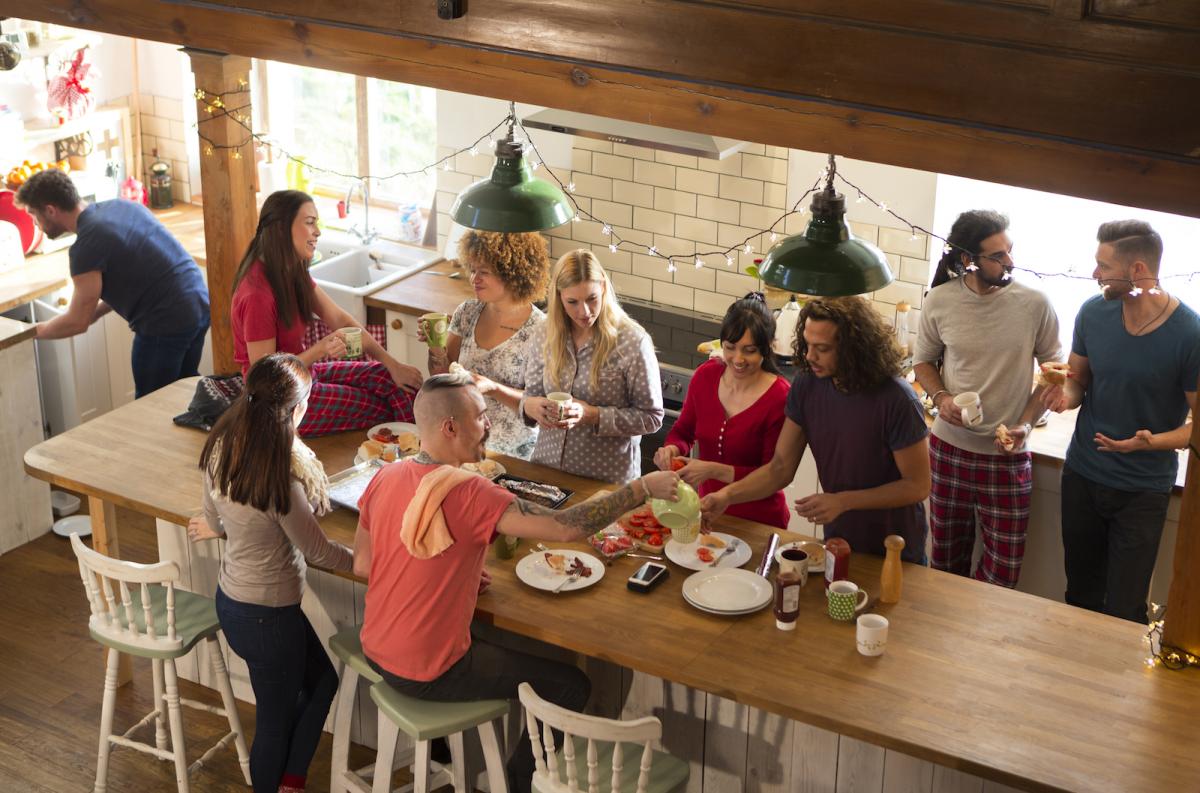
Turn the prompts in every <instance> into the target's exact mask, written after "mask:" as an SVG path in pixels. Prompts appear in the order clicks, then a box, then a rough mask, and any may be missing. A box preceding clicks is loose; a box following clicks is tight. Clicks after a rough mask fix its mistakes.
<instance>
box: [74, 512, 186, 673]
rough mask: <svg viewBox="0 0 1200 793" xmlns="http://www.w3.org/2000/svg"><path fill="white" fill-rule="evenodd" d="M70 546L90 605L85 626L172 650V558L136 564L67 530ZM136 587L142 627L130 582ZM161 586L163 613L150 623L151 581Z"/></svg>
mask: <svg viewBox="0 0 1200 793" xmlns="http://www.w3.org/2000/svg"><path fill="white" fill-rule="evenodd" d="M71 548H72V550H74V551H75V557H76V558H77V559H78V560H79V575H80V578H82V579H83V588H84V591H85V592H86V593H87V598H88V604H89V605H90V606H91V609H92V616H91V619H90V620H89V622H88V625H89V627H91V629H92V630H93V631H95V632H96V633H97V634H98V635H99V636H102V637H104V638H106V639H109V640H111V641H114V642H121V643H123V644H127V645H131V646H134V647H139V648H142V649H146V650H167V651H170V650H178V649H180V648H181V647H182V645H183V642H182V641H181V640H180V639H178V638H177V637H176V636H175V582H176V581H178V580H179V565H177V564H176V563H175V562H158V563H156V564H137V563H136V562H123V561H121V560H120V559H113V558H112V557H109V556H105V555H104V554H102V553H98V552H96V551H93V550H92V549H91V548H89V547H87V546H86V545H84V544H83V541H82V540H80V539H79V535H78V534H72V535H71ZM131 585H133V586H137V587H138V588H139V595H140V600H141V605H140V611H141V615H142V627H139V625H138V623H137V621H136V616H135V615H136V614H137V613H138V606H137V605H136V604H135V603H134V601H133V598H132V597H131V596H130V586H131ZM156 586H162V587H163V588H164V589H166V606H167V610H166V617H165V619H163V620H161V621H160V622H159V624H156V621H155V618H154V614H153V613H152V607H151V603H152V601H151V591H152V587H156Z"/></svg>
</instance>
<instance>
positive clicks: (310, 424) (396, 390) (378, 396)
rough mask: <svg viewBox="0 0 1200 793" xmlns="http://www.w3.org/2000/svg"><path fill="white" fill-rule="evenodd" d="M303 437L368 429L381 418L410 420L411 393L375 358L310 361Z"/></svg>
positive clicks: (302, 424) (302, 425)
mask: <svg viewBox="0 0 1200 793" xmlns="http://www.w3.org/2000/svg"><path fill="white" fill-rule="evenodd" d="M312 374H313V386H312V392H311V393H310V394H309V396H308V412H307V413H305V414H304V420H303V421H301V422H300V434H301V435H303V436H304V437H306V438H312V437H316V436H317V435H329V434H330V433H334V432H345V431H346V430H361V429H369V428H370V427H373V426H375V425H376V424H381V423H383V422H385V421H412V420H413V412H412V397H410V396H409V395H408V394H407V393H406V392H405V391H404V390H403V389H402V388H400V386H398V385H396V384H395V382H393V381H392V376H391V375H390V374H388V370H387V369H386V368H385V367H384V365H383V364H381V363H379V362H378V361H319V362H317V363H315V364H313V365H312Z"/></svg>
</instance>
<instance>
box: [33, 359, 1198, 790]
mask: <svg viewBox="0 0 1200 793" xmlns="http://www.w3.org/2000/svg"><path fill="white" fill-rule="evenodd" d="M193 387H194V381H183V382H180V383H177V384H175V385H173V386H171V387H168V388H166V389H163V390H161V391H159V392H157V393H155V394H152V395H150V396H149V397H146V398H144V399H141V400H138V401H136V402H134V403H132V404H129V405H126V406H124V407H122V408H119V409H118V410H115V411H113V412H111V413H108V414H106V415H104V416H101V417H99V418H97V419H95V420H93V421H91V422H89V423H88V424H87V427H86V431H83V430H81V429H77V430H71V431H69V432H67V433H64V434H63V435H60V436H57V437H55V438H52V439H51V440H49V441H46V442H45V443H42V444H40V445H38V446H37V447H35V448H33V449H32V450H30V451H29V453H28V454H27V455H26V458H25V460H26V468H27V470H28V471H29V472H30V473H31V474H33V475H34V476H37V477H39V478H42V479H45V480H47V481H51V482H54V483H56V484H61V485H64V486H67V487H71V488H73V489H76V490H81V491H83V492H84V493H86V494H88V495H89V496H92V497H94V498H96V499H98V500H100V501H103V502H105V503H109V504H120V505H122V506H125V507H129V508H132V509H135V510H138V511H141V512H144V513H146V514H149V515H153V516H155V517H157V518H159V519H160V521H159V544H160V553H161V555H162V556H163V557H164V558H174V559H177V560H179V561H180V562H181V566H182V567H183V574H184V578H185V585H186V586H188V587H190V588H193V589H195V590H196V591H200V592H211V591H213V588H214V587H215V582H216V574H217V569H218V566H219V559H220V553H221V547H220V544H219V543H203V544H200V545H196V546H189V545H188V543H187V542H186V540H185V538H184V532H183V529H182V527H181V524H184V523H186V520H187V518H188V517H189V516H190V515H191V514H193V513H194V511H195V510H196V508H197V507H198V506H199V503H200V492H201V491H200V488H201V484H200V475H199V471H198V470H197V469H196V460H197V457H198V454H199V451H200V447H201V445H202V443H203V440H204V436H203V435H201V434H200V433H197V432H195V431H192V430H187V429H182V428H179V427H175V426H173V425H172V424H171V421H170V419H171V417H172V416H173V415H175V414H177V413H179V412H181V411H182V410H183V409H184V406H185V405H186V404H187V401H188V399H189V397H190V395H191V393H192V390H193ZM360 440H361V438H360V437H359V436H358V435H357V434H349V435H342V436H331V437H327V438H321V439H317V440H315V441H313V442H312V444H311V445H312V446H313V448H314V449H315V450H316V451H317V453H318V455H320V457H321V458H322V460H323V461H324V462H325V465H326V467H327V469H328V470H330V471H337V470H340V469H341V468H344V467H345V466H347V465H348V464H349V463H350V461H351V459H352V457H353V455H354V451H355V448H356V447H357V445H358V443H359V441H360ZM499 459H500V460H501V461H502V462H503V464H504V465H505V466H507V467H508V468H509V469H510V471H511V472H512V473H515V474H518V475H522V476H530V477H532V478H537V479H542V480H544V481H549V482H553V483H556V484H560V485H562V486H565V487H569V488H571V489H573V490H575V491H576V495H575V498H576V499H579V498H582V497H586V496H588V495H590V494H591V493H593V492H595V490H597V489H601V488H605V487H607V486H606V485H604V484H603V483H599V482H593V481H589V480H583V479H579V478H577V477H570V476H564V475H562V474H559V473H558V472H555V471H551V470H548V469H544V468H539V467H537V466H532V465H530V464H528V463H524V462H522V461H519V460H512V459H510V458H499ZM355 524H356V520H355V516H354V514H353V513H351V512H348V511H345V510H337V511H335V512H334V513H332V514H331V515H329V516H327V517H325V518H324V519H323V520H322V525H323V526H324V527H325V530H326V531H327V532H328V533H329V534H330V535H331V536H332V537H334V538H335V539H338V540H341V541H343V542H346V543H350V542H351V541H352V539H353V532H354V529H355ZM100 528H102V529H108V530H109V531H110V532H111V530H112V529H113V528H115V527H107V526H101V527H100ZM720 528H722V529H723V530H726V531H730V532H733V533H735V534H737V535H738V536H740V537H742V538H743V539H745V540H746V541H747V542H749V543H750V545H751V546H752V548H753V549H754V557H753V558H754V559H758V558H759V556H760V555H761V553H762V550H763V547H764V545H765V543H766V540H767V538H768V537H769V535H770V530H769V529H768V528H766V527H764V526H761V525H757V524H752V523H747V522H745V521H738V520H733V519H727V520H723V521H722V522H721V524H720ZM101 539H107V540H108V541H111V540H113V539H115V538H114V537H111V536H110V537H109V538H101ZM521 552H522V553H523V549H522V551H521ZM638 563H639V560H636V559H621V560H618V561H617V562H615V563H614V564H613V565H612V566H611V567H609V568H606V574H605V576H604V579H603V580H602V581H600V582H599V583H598V584H597V585H595V586H593V587H590V588H588V589H586V590H582V591H579V592H576V593H571V594H567V595H560V596H551V595H549V594H547V593H543V592H539V591H535V590H532V589H530V588H528V587H526V586H525V585H523V584H521V583H520V582H519V581H518V580H517V578H516V576H515V574H514V571H513V567H514V562H513V561H498V560H494V559H492V560H490V561H489V567H490V569H491V571H492V573H493V576H494V582H493V585H492V587H491V589H490V590H489V591H488V592H486V593H485V594H484V595H483V596H482V597H481V598H480V600H479V606H478V610H477V614H476V616H477V622H478V623H479V624H480V626H481V629H485V630H492V631H494V630H495V629H501V630H502V631H504V632H506V634H508V639H509V640H512V641H521V640H523V639H524V640H528V639H533V640H538V641H540V642H543V643H545V644H546V645H548V649H549V650H550V651H551V652H556V653H562V654H568V655H570V654H578V655H579V656H583V657H584V658H583V660H582V663H583V664H584V666H585V668H586V669H587V670H588V671H589V673H590V674H591V675H592V677H593V682H594V683H595V686H596V694H595V696H594V698H593V706H592V707H593V709H595V710H596V711H597V712H600V713H604V714H606V715H617V716H624V717H630V716H636V715H642V714H644V713H653V714H655V715H658V716H659V717H660V718H662V719H663V721H664V725H665V731H664V739H663V745H664V748H666V749H668V750H669V751H672V752H674V753H676V754H677V755H679V756H681V757H684V758H686V759H688V760H689V761H691V763H692V767H693V772H692V778H691V781H690V783H689V790H692V791H700V790H702V789H703V790H704V791H706V793H707V791H709V790H710V789H711V790H715V791H724V790H742V789H754V790H762V791H766V790H770V791H775V790H778V791H784V790H822V791H892V790H922V791H926V790H928V791H949V790H954V791H989V793H995V791H1002V790H1006V789H1008V788H1010V787H1011V788H1015V789H1020V790H1034V791H1051V790H1054V791H1059V790H1069V791H1086V792H1087V793H1096V792H1097V791H1114V793H1115V792H1116V791H1121V793H1125V792H1126V791H1142V790H1147V791H1149V790H1154V791H1158V790H1171V791H1189V790H1196V789H1197V787H1198V785H1200V753H1197V752H1196V751H1195V749H1196V743H1195V739H1194V736H1193V734H1192V729H1193V728H1194V724H1195V717H1196V714H1197V713H1200V679H1197V677H1196V675H1195V674H1194V673H1188V672H1182V673H1176V672H1169V671H1165V670H1162V669H1157V670H1150V669H1147V668H1146V667H1145V666H1144V664H1143V663H1142V661H1143V658H1144V655H1145V649H1144V646H1143V644H1142V642H1141V638H1142V630H1141V628H1139V626H1137V625H1135V624H1132V623H1128V622H1123V621H1120V620H1116V619H1113V618H1111V617H1106V616H1103V615H1100V614H1093V613H1091V612H1086V611H1082V610H1079V609H1075V608H1072V607H1070V606H1066V605H1063V604H1061V603H1056V602H1053V601H1049V600H1045V599H1041V598H1037V597H1034V596H1031V595H1027V594H1023V593H1020V592H1012V591H1008V590H1004V589H1000V588H997V587H991V586H987V585H985V584H981V583H979V582H976V581H973V580H969V579H964V578H959V577H956V576H951V575H948V574H944V573H940V572H937V571H934V570H930V569H926V568H921V567H916V566H913V565H905V580H904V597H903V599H902V600H901V602H900V603H898V604H896V605H893V606H880V607H878V608H877V611H878V612H879V613H882V614H884V615H885V616H887V617H888V619H889V620H890V621H891V624H892V627H891V635H890V639H889V643H888V649H887V652H886V654H885V655H883V656H881V657H878V658H865V657H863V656H860V655H858V653H857V652H856V651H855V644H854V628H853V626H852V625H850V624H842V623H835V622H833V621H832V620H830V619H829V618H828V617H827V616H825V614H824V611H823V601H824V594H823V591H822V588H821V586H820V583H819V580H814V581H810V582H809V584H808V586H807V587H806V588H805V589H804V590H803V597H802V610H801V617H800V622H799V625H798V627H797V630H796V631H795V632H792V633H784V632H781V631H778V630H776V628H775V625H774V620H773V618H772V615H771V614H770V612H769V611H762V612H759V613H757V614H753V615H750V616H745V617H737V618H722V617H714V616H709V615H707V614H703V613H700V612H698V611H695V610H694V609H692V608H691V607H689V606H688V605H686V603H685V602H684V601H683V599H682V597H681V595H680V583H681V582H682V580H683V579H684V578H685V577H686V571H684V570H681V569H679V568H673V569H672V574H671V578H670V579H668V581H667V582H665V583H664V584H663V585H662V586H660V587H658V588H657V589H656V590H655V591H654V592H652V593H650V594H649V595H638V594H634V593H631V592H628V591H627V590H626V589H625V587H624V580H625V579H626V578H627V577H628V576H629V575H630V574H631V573H632V572H633V570H634V568H635V567H636V565H637V564H638ZM879 571H880V560H879V559H877V558H874V557H869V556H866V555H863V554H856V555H855V556H854V557H853V558H852V562H851V577H852V579H853V580H855V581H856V582H857V583H859V584H860V585H862V586H864V587H865V588H866V589H867V590H868V591H871V592H873V593H874V592H878V587H879ZM309 582H310V587H309V590H310V591H309V592H308V593H307V594H306V599H305V610H306V612H307V613H308V614H309V615H310V618H312V619H313V621H314V624H315V626H316V627H317V630H318V632H319V633H321V634H322V635H328V634H329V633H331V632H332V631H333V630H334V629H335V627H341V626H344V625H347V624H351V623H354V622H356V621H360V620H361V615H362V595H363V592H364V586H363V584H362V583H361V582H358V581H354V580H350V579H346V578H340V577H336V576H333V575H329V574H325V573H322V572H319V571H310V577H309ZM79 607H80V608H81V609H82V608H83V603H82V601H81V602H80V604H79ZM230 662H231V667H232V668H233V670H234V674H235V675H236V676H237V678H238V681H239V684H240V685H239V688H240V693H239V696H243V697H245V698H249V697H248V694H249V687H248V685H247V684H246V677H245V671H244V667H242V666H241V665H240V662H238V661H237V660H236V659H230ZM201 669H203V665H201ZM184 672H185V673H189V670H188V669H186V668H185V669H184ZM197 674H198V675H199V676H198V679H199V680H200V681H201V682H207V680H206V677H205V674H204V672H202V671H199V672H198V671H197V670H196V669H192V670H190V675H192V676H195V675H197ZM97 675H98V676H99V675H100V670H99V669H97ZM367 713H368V714H369V713H370V711H369V710H367ZM361 726H362V729H361V730H360V733H359V734H360V738H361V739H362V740H364V742H371V741H372V739H373V729H372V727H371V722H370V718H369V717H368V718H364V719H361Z"/></svg>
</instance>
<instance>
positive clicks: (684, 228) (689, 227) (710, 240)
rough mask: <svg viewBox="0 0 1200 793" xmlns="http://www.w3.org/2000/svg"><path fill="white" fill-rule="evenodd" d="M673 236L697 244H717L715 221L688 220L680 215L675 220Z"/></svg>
mask: <svg viewBox="0 0 1200 793" xmlns="http://www.w3.org/2000/svg"><path fill="white" fill-rule="evenodd" d="M675 234H676V236H679V237H686V238H687V239H689V240H695V241H696V242H699V243H707V244H709V245H715V244H716V242H717V223H716V221H715V220H704V219H703V218H689V217H683V216H682V215H680V216H676V218H675Z"/></svg>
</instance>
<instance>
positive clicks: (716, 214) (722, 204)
mask: <svg viewBox="0 0 1200 793" xmlns="http://www.w3.org/2000/svg"><path fill="white" fill-rule="evenodd" d="M696 217H699V218H704V219H705V220H715V221H718V222H720V223H737V222H738V221H740V220H741V217H742V215H741V206H740V205H739V204H738V202H737V201H726V200H725V199H723V198H713V197H712V196H704V195H702V196H697V197H696Z"/></svg>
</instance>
